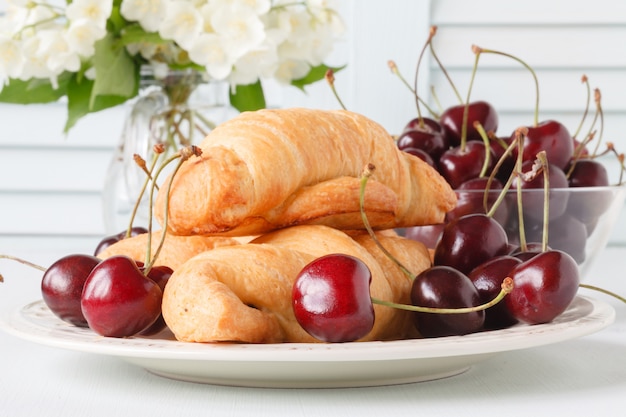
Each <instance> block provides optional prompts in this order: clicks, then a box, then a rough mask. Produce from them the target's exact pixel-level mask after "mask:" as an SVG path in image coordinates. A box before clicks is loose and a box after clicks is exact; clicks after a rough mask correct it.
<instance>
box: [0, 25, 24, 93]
mask: <svg viewBox="0 0 626 417" xmlns="http://www.w3.org/2000/svg"><path fill="white" fill-rule="evenodd" d="M24 61H25V60H24V56H23V55H22V52H21V45H20V43H19V42H18V41H16V40H15V39H12V38H10V37H8V36H4V35H1V34H0V91H1V90H2V86H3V85H4V84H5V83H6V82H8V80H9V78H18V77H19V76H20V75H21V73H22V69H23V67H24Z"/></svg>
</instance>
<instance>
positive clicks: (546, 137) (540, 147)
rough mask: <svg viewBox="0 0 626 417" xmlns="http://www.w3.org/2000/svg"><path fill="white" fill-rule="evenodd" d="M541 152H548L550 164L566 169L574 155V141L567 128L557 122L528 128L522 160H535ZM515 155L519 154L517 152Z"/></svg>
mask: <svg viewBox="0 0 626 417" xmlns="http://www.w3.org/2000/svg"><path fill="white" fill-rule="evenodd" d="M514 137H515V134H513V135H512V136H511V140H513V138H514ZM540 151H545V152H546V157H547V158H548V163H550V164H552V165H555V166H558V167H559V168H561V169H565V167H566V166H567V164H568V163H569V161H570V160H571V159H572V155H573V154H574V141H573V139H572V136H571V135H570V133H569V132H568V130H567V128H566V127H565V126H564V125H563V124H561V123H559V122H557V121H555V120H547V121H544V122H541V123H539V124H538V125H537V126H530V127H528V133H527V134H526V136H525V137H524V143H523V156H522V158H523V159H524V160H525V161H529V160H534V159H535V158H536V157H537V154H538V153H539V152H540ZM513 153H514V154H517V151H514V152H513Z"/></svg>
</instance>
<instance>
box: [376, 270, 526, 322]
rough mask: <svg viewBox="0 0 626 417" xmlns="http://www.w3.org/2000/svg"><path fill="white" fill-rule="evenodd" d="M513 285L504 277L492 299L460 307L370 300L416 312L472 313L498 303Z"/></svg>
mask: <svg viewBox="0 0 626 417" xmlns="http://www.w3.org/2000/svg"><path fill="white" fill-rule="evenodd" d="M513 287H514V283H513V278H511V277H506V278H505V279H504V280H503V281H502V286H501V288H500V292H499V293H498V295H496V296H495V297H494V298H493V299H492V300H490V301H488V302H486V303H483V304H480V305H477V306H475V307H460V308H438V307H423V306H414V305H408V304H399V303H394V302H391V301H385V300H380V299H378V298H374V297H371V298H372V302H373V303H374V304H379V305H383V306H387V307H392V308H397V309H399V310H407V311H415V312H418V313H435V314H465V313H472V312H474V311H481V310H485V309H487V308H489V307H493V306H494V305H496V304H498V303H499V302H500V301H502V299H503V298H504V297H505V296H506V295H507V294H509V293H510V292H511V291H512V290H513Z"/></svg>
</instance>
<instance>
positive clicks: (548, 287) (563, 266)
mask: <svg viewBox="0 0 626 417" xmlns="http://www.w3.org/2000/svg"><path fill="white" fill-rule="evenodd" d="M511 277H512V278H513V281H514V288H513V290H512V291H511V292H510V293H509V294H508V295H507V297H505V299H504V302H505V303H506V306H507V309H508V310H509V311H510V312H511V314H512V315H513V316H514V317H515V318H517V319H518V320H519V321H521V322H524V323H528V324H540V323H548V322H550V321H552V320H553V319H554V318H556V317H557V316H558V315H560V314H561V313H562V312H563V311H565V309H566V308H567V307H568V306H569V305H570V303H571V302H572V300H573V299H574V297H575V296H576V292H577V291H578V286H579V283H580V277H579V271H578V265H577V264H576V261H575V260H574V259H573V258H572V257H571V256H570V255H568V254H567V253H565V252H562V251H558V250H549V251H545V252H542V253H540V254H538V255H535V256H533V257H532V258H530V259H529V260H527V261H525V262H522V263H521V264H519V265H518V266H516V267H515V268H514V269H513V270H512V271H511Z"/></svg>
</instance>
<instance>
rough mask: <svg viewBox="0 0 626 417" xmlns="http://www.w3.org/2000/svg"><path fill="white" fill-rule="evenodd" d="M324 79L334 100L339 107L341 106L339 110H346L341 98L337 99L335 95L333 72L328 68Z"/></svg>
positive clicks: (337, 95)
mask: <svg viewBox="0 0 626 417" xmlns="http://www.w3.org/2000/svg"><path fill="white" fill-rule="evenodd" d="M324 78H326V82H327V83H328V85H329V86H330V89H331V91H332V92H333V94H334V95H335V98H336V99H337V101H338V102H339V105H340V106H341V108H342V109H344V110H346V106H345V104H343V101H341V97H339V94H338V93H337V89H336V88H335V72H334V71H333V70H332V69H330V68H328V69H327V70H326V74H325V76H324Z"/></svg>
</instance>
